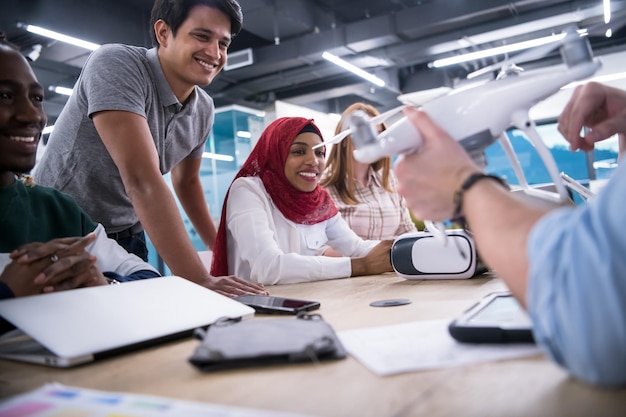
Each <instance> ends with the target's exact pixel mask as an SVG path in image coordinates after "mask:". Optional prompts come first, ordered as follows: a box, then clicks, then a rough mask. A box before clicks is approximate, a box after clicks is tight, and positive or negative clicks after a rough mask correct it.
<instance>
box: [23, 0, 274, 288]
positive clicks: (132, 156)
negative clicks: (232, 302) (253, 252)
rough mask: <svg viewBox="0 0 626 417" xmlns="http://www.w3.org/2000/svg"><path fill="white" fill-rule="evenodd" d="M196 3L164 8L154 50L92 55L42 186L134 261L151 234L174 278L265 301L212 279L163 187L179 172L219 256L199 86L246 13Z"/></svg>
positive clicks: (237, 283)
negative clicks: (204, 165)
mask: <svg viewBox="0 0 626 417" xmlns="http://www.w3.org/2000/svg"><path fill="white" fill-rule="evenodd" d="M173 3H176V4H175V5H172V4H173ZM189 3H190V2H188V1H183V0H176V1H171V0H170V1H166V0H156V1H155V3H154V7H153V9H152V16H151V26H152V30H153V41H154V44H155V48H153V49H150V50H148V49H145V48H140V47H135V46H128V45H119V44H115V45H106V46H103V47H101V48H99V49H98V50H96V51H94V52H93V53H92V55H91V56H90V58H89V60H88V61H87V63H86V64H85V67H84V68H83V71H82V73H81V75H80V77H79V79H78V81H77V83H76V86H75V88H74V92H73V94H72V96H71V97H70V99H69V101H68V103H67V104H66V106H65V108H64V109H63V111H62V113H61V115H60V116H59V119H58V120H57V122H56V123H55V128H54V131H53V133H52V134H51V137H50V139H49V142H48V147H47V149H46V152H45V154H44V156H43V158H42V160H41V161H40V163H39V164H38V166H37V169H36V172H35V178H36V181H37V182H38V183H39V184H41V185H47V186H50V187H54V188H57V189H59V190H61V191H64V192H66V193H68V194H70V195H72V196H73V197H74V198H75V199H76V200H77V202H78V204H79V205H80V206H81V207H82V208H83V209H84V210H85V211H87V213H89V215H90V216H91V217H92V218H93V219H94V220H95V221H97V222H99V223H102V224H103V225H104V227H105V228H106V230H107V233H109V235H110V236H111V237H113V238H115V239H116V240H118V242H119V243H120V244H121V245H122V246H124V247H125V248H126V249H127V250H129V252H133V253H136V254H137V255H139V256H140V257H142V258H144V259H147V249H146V246H145V236H144V232H143V228H145V230H146V231H147V232H148V235H149V236H150V239H151V240H152V242H153V243H154V246H155V247H156V249H157V251H158V253H159V254H160V255H161V257H162V258H163V259H164V260H165V262H166V263H167V265H168V266H169V268H170V269H171V270H172V273H174V274H176V275H180V276H182V277H185V278H187V279H189V280H191V281H194V282H198V283H200V284H202V285H204V286H206V287H208V288H211V289H214V290H217V291H219V292H222V293H225V294H228V295H237V294H243V293H249V292H252V293H263V292H265V291H264V290H263V288H262V287H260V286H257V285H254V284H251V283H248V282H247V281H244V280H240V279H238V278H235V277H222V278H215V277H211V276H210V275H209V273H208V272H207V270H206V268H205V267H204V266H203V264H202V262H201V261H200V258H199V257H198V255H197V253H196V251H195V249H194V247H193V245H192V244H191V241H190V239H189V237H188V236H187V232H186V230H185V227H184V225H183V222H182V218H181V216H180V213H179V211H178V207H177V206H176V202H175V200H174V197H173V195H172V193H171V192H170V190H169V187H168V186H167V183H166V182H165V180H164V179H163V174H166V173H168V172H170V171H171V178H172V184H173V186H174V190H175V191H176V195H177V196H178V198H179V200H180V202H181V204H182V206H183V208H184V209H185V212H186V213H187V215H188V216H189V219H190V220H191V222H192V223H193V225H194V227H195V228H196V230H197V231H198V233H199V234H200V236H201V238H202V240H203V241H204V243H205V244H206V245H207V247H208V248H209V249H212V247H213V243H214V240H215V226H214V224H213V221H212V220H211V217H210V214H209V211H208V207H207V204H206V202H205V200H204V192H203V189H202V184H201V182H200V176H199V171H200V164H201V157H202V152H203V150H204V144H205V142H206V140H207V138H208V135H209V132H210V129H211V127H212V125H213V119H214V106H213V100H212V99H211V97H210V96H209V95H208V94H207V93H206V92H205V91H204V90H202V89H201V88H199V87H198V86H206V85H208V84H210V83H211V81H212V80H213V79H214V78H215V76H216V75H217V74H218V73H219V72H220V71H221V69H222V68H223V67H224V64H225V63H226V57H227V49H228V46H229V45H230V43H231V40H232V36H233V35H236V34H237V33H239V31H240V30H241V22H242V13H241V8H240V6H239V4H238V3H237V1H236V0H204V1H198V2H195V5H190V4H189Z"/></svg>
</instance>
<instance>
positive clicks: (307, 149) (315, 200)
mask: <svg viewBox="0 0 626 417" xmlns="http://www.w3.org/2000/svg"><path fill="white" fill-rule="evenodd" d="M322 141H323V140H322V134H321V133H320V131H319V129H318V128H317V126H315V124H314V123H313V120H311V119H305V118H302V117H284V118H280V119H278V120H276V121H274V122H273V123H271V124H270V125H269V126H268V127H267V128H266V129H265V131H264V132H263V134H262V135H261V137H260V138H259V141H258V142H257V144H256V146H255V147H254V149H253V150H252V152H251V153H250V156H249V157H248V159H247V160H246V162H245V163H244V164H243V166H242V167H241V169H240V170H239V172H238V173H237V175H236V176H235V179H234V181H233V183H232V184H231V186H230V188H229V190H228V193H227V194H226V198H225V200H224V207H223V208H222V219H221V221H220V224H219V229H218V232H217V240H216V242H215V246H214V249H213V264H212V267H211V274H212V275H214V276H220V275H232V274H234V275H236V276H238V277H241V278H244V279H248V280H250V281H252V282H256V283H262V284H267V285H272V284H287V283H295V282H305V281H316V280H324V279H333V278H347V277H350V276H357V275H373V274H381V273H383V272H390V271H392V270H393V269H392V267H391V262H390V254H389V251H390V248H391V244H392V243H393V241H391V240H389V241H375V240H362V239H361V238H359V237H358V236H357V235H356V234H355V233H354V232H353V231H352V230H351V229H350V228H349V227H348V225H347V224H346V222H345V221H344V220H343V219H342V218H341V215H340V214H338V212H337V209H336V208H335V205H334V203H333V201H332V199H331V198H330V196H329V195H328V193H327V192H326V191H325V190H324V189H323V188H322V187H320V185H319V180H320V176H321V174H322V172H323V171H324V167H325V160H324V157H325V150H324V148H318V149H312V148H313V146H314V145H317V144H319V143H322ZM329 247H331V248H333V249H334V250H335V251H336V252H339V253H340V254H342V255H343V257H329V256H323V255H324V251H325V250H327V249H328V248H329Z"/></svg>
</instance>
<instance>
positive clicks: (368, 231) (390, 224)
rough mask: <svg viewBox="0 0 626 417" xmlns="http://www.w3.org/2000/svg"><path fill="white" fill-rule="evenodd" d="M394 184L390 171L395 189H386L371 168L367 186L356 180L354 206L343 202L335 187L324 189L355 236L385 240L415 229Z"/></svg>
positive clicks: (378, 173)
mask: <svg viewBox="0 0 626 417" xmlns="http://www.w3.org/2000/svg"><path fill="white" fill-rule="evenodd" d="M396 183H397V180H396V177H395V175H394V173H393V171H391V173H390V185H391V189H392V190H394V191H393V192H388V191H387V190H385V189H384V188H383V186H382V175H381V174H380V172H375V171H374V170H373V169H372V168H370V169H369V173H368V181H367V185H366V186H363V185H361V184H360V183H359V182H358V181H357V182H356V188H355V197H356V199H357V200H358V201H359V202H360V203H359V204H357V205H350V204H346V203H344V202H343V201H342V200H341V198H340V197H339V195H338V194H337V191H336V190H335V188H334V187H328V188H327V189H326V190H327V191H328V193H329V194H330V196H331V197H332V199H333V201H334V202H335V205H336V206H337V210H339V213H341V216H342V217H343V218H344V219H345V221H346V222H347V223H348V225H349V226H350V228H351V229H352V230H353V231H354V232H355V233H356V234H357V235H359V236H360V237H361V238H363V239H368V240H387V239H395V238H396V237H397V236H399V235H401V234H403V233H407V232H415V231H417V229H416V227H415V224H414V223H413V221H412V220H411V216H410V214H409V209H408V208H407V206H406V202H405V200H404V198H403V197H402V196H400V195H399V194H398V193H397V192H396V191H395V190H396Z"/></svg>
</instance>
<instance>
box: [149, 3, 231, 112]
mask: <svg viewBox="0 0 626 417" xmlns="http://www.w3.org/2000/svg"><path fill="white" fill-rule="evenodd" d="M230 31H231V22H230V18H229V17H228V16H226V15H225V14H224V13H222V12H221V11H220V10H218V9H215V8H212V7H209V6H205V5H198V6H195V7H193V8H192V9H191V10H190V11H189V16H188V17H187V19H186V20H185V21H184V22H183V23H182V24H181V26H180V27H179V28H178V30H177V32H176V33H175V34H174V33H173V32H172V30H171V28H170V27H169V26H168V25H167V23H165V22H164V21H163V20H158V21H157V22H156V23H155V24H154V32H155V35H156V38H157V41H158V42H159V49H158V55H159V61H160V62H161V67H162V68H163V72H164V73H165V78H166V79H167V82H168V83H169V85H170V87H171V88H172V90H173V91H174V94H175V95H176V97H177V98H178V100H179V101H180V102H181V103H184V102H185V101H186V100H187V98H188V97H189V95H190V94H191V92H192V91H193V88H194V86H196V85H198V86H201V87H204V86H207V85H209V84H210V83H211V81H213V79H214V78H215V77H216V76H217V74H219V72H220V71H221V70H222V68H223V67H224V65H225V64H226V59H227V52H228V47H229V46H230V43H231V41H232V36H231V32H230Z"/></svg>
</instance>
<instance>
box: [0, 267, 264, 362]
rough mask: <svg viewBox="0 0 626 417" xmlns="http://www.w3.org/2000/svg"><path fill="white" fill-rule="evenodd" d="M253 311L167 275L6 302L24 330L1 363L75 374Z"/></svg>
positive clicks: (11, 336) (8, 341)
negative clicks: (83, 367) (71, 370)
mask: <svg viewBox="0 0 626 417" xmlns="http://www.w3.org/2000/svg"><path fill="white" fill-rule="evenodd" d="M253 315H254V309H253V308H251V307H248V306H247V305H245V304H242V303H240V302H238V301H235V300H233V299H231V298H228V297H226V296H223V295H220V294H218V293H216V292H214V291H211V290H209V289H206V288H204V287H202V286H200V285H198V284H195V283H193V282H191V281H188V280H186V279H183V278H180V277H176V276H169V277H160V278H150V279H146V280H139V281H131V282H125V283H122V284H120V285H103V286H98V287H89V288H80V289H75V290H71V291H61V292H58V293H50V294H41V295H34V296H29V297H19V298H14V299H8V300H2V301H0V316H2V317H4V318H5V319H6V320H7V321H9V322H11V323H12V324H13V325H15V327H16V328H17V329H18V330H16V331H12V332H9V333H7V334H5V335H3V336H2V337H0V358H6V359H13V360H19V361H26V362H32V363H38V364H43V365H48V366H54V367H71V366H75V365H79V364H84V363H88V362H92V361H94V360H97V359H100V358H104V357H108V356H111V355H114V354H118V353H122V352H126V351H130V350H136V349H139V348H141V347H146V346H152V345H155V344H158V343H162V342H164V341H167V340H173V339H178V338H183V337H186V336H187V337H188V336H191V334H192V333H193V331H194V329H196V328H200V327H205V326H208V325H210V324H213V323H214V322H215V321H217V320H218V319H220V318H222V317H225V318H242V319H244V318H249V317H252V316H253Z"/></svg>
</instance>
